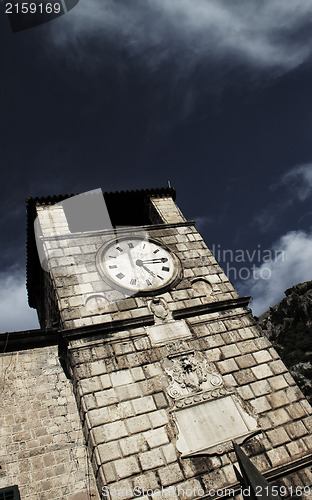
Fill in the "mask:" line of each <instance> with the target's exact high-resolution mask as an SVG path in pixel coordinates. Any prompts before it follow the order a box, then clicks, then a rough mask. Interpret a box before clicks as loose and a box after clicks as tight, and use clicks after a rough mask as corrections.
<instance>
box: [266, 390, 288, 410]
mask: <svg viewBox="0 0 312 500" xmlns="http://www.w3.org/2000/svg"><path fill="white" fill-rule="evenodd" d="M267 398H268V400H269V401H270V404H271V406H272V408H279V407H280V406H286V405H288V404H289V400H288V398H287V396H286V394H285V391H278V392H274V393H273V394H268V396H267Z"/></svg>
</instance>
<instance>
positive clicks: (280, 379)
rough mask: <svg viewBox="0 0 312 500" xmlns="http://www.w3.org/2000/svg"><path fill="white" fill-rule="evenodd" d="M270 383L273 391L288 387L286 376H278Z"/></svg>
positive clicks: (269, 380)
mask: <svg viewBox="0 0 312 500" xmlns="http://www.w3.org/2000/svg"><path fill="white" fill-rule="evenodd" d="M268 382H269V384H270V386H271V387H272V389H273V391H278V390H280V389H285V388H286V387H288V383H287V381H286V380H285V377H284V375H276V376H275V377H271V378H269V379H268Z"/></svg>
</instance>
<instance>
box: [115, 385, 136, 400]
mask: <svg viewBox="0 0 312 500" xmlns="http://www.w3.org/2000/svg"><path fill="white" fill-rule="evenodd" d="M116 394H117V397H118V400H119V401H128V400H129V399H134V398H137V397H138V396H140V390H139V385H138V383H137V382H136V383H133V384H131V385H121V386H119V387H116Z"/></svg>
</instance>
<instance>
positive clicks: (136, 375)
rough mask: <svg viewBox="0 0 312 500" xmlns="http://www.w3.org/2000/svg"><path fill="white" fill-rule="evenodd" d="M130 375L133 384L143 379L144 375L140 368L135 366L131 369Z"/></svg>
mask: <svg viewBox="0 0 312 500" xmlns="http://www.w3.org/2000/svg"><path fill="white" fill-rule="evenodd" d="M131 374H132V378H133V380H134V381H135V382H138V381H139V380H144V379H145V374H144V372H143V369H142V367H141V366H136V367H135V368H131Z"/></svg>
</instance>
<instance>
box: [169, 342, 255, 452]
mask: <svg viewBox="0 0 312 500" xmlns="http://www.w3.org/2000/svg"><path fill="white" fill-rule="evenodd" d="M184 343H185V342H184ZM171 352H172V351H171ZM163 368H164V371H165V373H166V374H167V377H168V379H167V384H165V385H166V387H165V390H166V392H167V394H168V395H169V396H170V398H171V399H172V410H171V412H172V416H173V419H174V421H175V423H176V426H177V429H178V432H179V434H178V437H177V442H176V446H177V449H178V450H179V451H180V452H181V453H182V457H186V456H192V455H197V454H215V453H219V454H221V453H225V452H226V451H229V450H230V449H232V440H235V441H237V442H238V443H241V442H243V441H244V440H245V439H247V438H248V437H249V436H251V435H253V434H255V433H258V432H259V429H258V427H257V421H256V419H255V418H254V416H253V415H251V414H250V412H249V411H248V409H246V408H244V407H243V404H242V402H241V400H240V398H239V397H238V396H236V395H235V390H234V389H233V388H229V387H225V385H224V381H223V378H222V377H221V375H220V374H219V373H217V372H216V371H215V369H214V367H213V366H212V365H210V364H209V363H208V361H207V360H206V359H205V357H204V355H203V354H202V353H200V352H197V351H192V350H185V351H184V352H178V351H176V352H174V353H172V354H169V355H168V356H167V358H166V359H165V360H164V362H163Z"/></svg>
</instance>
